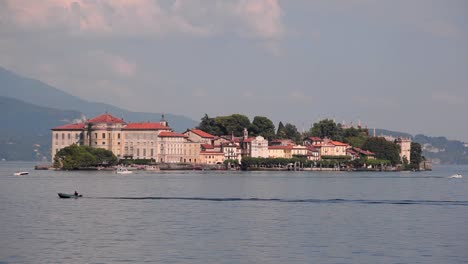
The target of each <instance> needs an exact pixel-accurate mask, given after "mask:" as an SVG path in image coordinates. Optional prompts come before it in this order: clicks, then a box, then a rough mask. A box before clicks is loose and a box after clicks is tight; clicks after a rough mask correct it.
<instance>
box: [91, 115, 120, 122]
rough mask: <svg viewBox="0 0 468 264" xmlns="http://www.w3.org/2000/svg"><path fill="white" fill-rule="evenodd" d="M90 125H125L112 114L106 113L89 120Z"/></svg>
mask: <svg viewBox="0 0 468 264" xmlns="http://www.w3.org/2000/svg"><path fill="white" fill-rule="evenodd" d="M88 123H125V122H124V121H123V120H122V119H120V118H117V117H115V116H113V115H111V114H108V113H105V114H102V115H100V116H96V117H95V118H93V119H90V120H88Z"/></svg>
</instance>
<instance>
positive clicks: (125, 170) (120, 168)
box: [115, 167, 133, 174]
mask: <svg viewBox="0 0 468 264" xmlns="http://www.w3.org/2000/svg"><path fill="white" fill-rule="evenodd" d="M115 172H116V173H117V174H130V173H133V172H132V171H129V170H127V168H122V167H119V168H117V170H116V171H115Z"/></svg>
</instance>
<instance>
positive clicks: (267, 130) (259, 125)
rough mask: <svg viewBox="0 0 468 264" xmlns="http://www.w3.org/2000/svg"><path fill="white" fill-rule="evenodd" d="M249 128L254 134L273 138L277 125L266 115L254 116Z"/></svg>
mask: <svg viewBox="0 0 468 264" xmlns="http://www.w3.org/2000/svg"><path fill="white" fill-rule="evenodd" d="M249 130H250V131H251V132H252V134H253V135H254V136H256V135H260V136H262V137H264V138H266V139H268V140H271V139H272V138H274V136H275V125H274V124H273V122H272V121H271V120H270V119H268V118H267V117H264V116H256V117H254V119H253V121H252V124H251V126H250V129H249Z"/></svg>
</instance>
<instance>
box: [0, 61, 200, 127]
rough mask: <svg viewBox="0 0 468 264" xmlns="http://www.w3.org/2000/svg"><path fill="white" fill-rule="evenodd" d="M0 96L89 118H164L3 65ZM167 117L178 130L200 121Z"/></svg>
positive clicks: (170, 115) (127, 119) (126, 119)
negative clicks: (93, 98) (99, 99)
mask: <svg viewBox="0 0 468 264" xmlns="http://www.w3.org/2000/svg"><path fill="white" fill-rule="evenodd" d="M0 96H5V97H10V98H16V99H18V100H21V101H24V102H27V103H30V104H33V105H38V106H43V107H50V108H56V109H61V110H75V111H80V112H82V113H83V114H84V115H86V117H87V118H92V117H95V116H97V115H100V114H102V113H104V112H106V111H107V112H109V113H111V114H113V115H115V116H117V117H123V118H124V119H125V121H127V122H138V121H159V120H160V119H161V113H144V112H132V111H128V110H125V109H122V108H119V107H116V106H113V105H110V104H105V103H96V102H89V101H86V100H83V99H81V98H78V97H76V96H73V95H71V94H68V93H66V92H63V91H61V90H59V89H57V88H55V87H53V86H50V85H48V84H46V83H44V82H41V81H39V80H35V79H31V78H27V77H23V76H20V75H18V74H15V73H13V72H11V71H8V70H6V69H4V68H2V67H0ZM165 119H166V120H167V121H168V122H169V125H170V126H171V127H172V128H173V129H174V130H176V131H185V129H187V128H192V127H194V126H196V125H197V124H198V122H196V121H194V120H192V119H190V118H188V117H185V116H181V115H173V114H170V113H167V114H165Z"/></svg>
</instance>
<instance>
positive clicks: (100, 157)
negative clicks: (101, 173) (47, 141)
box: [54, 144, 117, 170]
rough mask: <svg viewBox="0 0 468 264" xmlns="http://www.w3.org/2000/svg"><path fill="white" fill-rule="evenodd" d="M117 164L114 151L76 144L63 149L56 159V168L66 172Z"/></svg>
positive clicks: (56, 155)
mask: <svg viewBox="0 0 468 264" xmlns="http://www.w3.org/2000/svg"><path fill="white" fill-rule="evenodd" d="M115 164H117V157H116V156H115V155H114V154H113V153H112V151H110V150H105V149H98V148H92V147H89V146H77V145H75V144H73V145H71V146H68V147H65V148H63V149H61V150H60V151H59V152H57V154H55V157H54V167H56V168H62V169H65V170H76V169H79V168H86V167H94V166H100V165H115Z"/></svg>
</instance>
